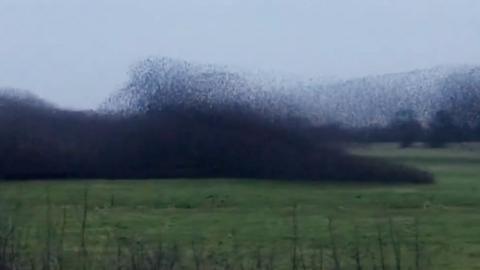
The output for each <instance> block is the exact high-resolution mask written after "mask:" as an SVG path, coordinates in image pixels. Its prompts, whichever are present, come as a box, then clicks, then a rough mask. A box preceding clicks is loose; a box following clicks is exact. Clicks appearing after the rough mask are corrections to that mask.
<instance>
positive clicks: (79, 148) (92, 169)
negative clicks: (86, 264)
mask: <svg viewBox="0 0 480 270" xmlns="http://www.w3.org/2000/svg"><path fill="white" fill-rule="evenodd" d="M1 104H2V105H1V106H0V116H1V117H0V125H1V126H2V129H1V130H0V151H1V152H0V155H1V156H2V159H0V178H2V179H40V178H109V179H117V178H131V179H135V178H175V177H189V178H204V177H236V178H237V177H238V178H257V179H261V178H263V179H288V180H333V181H334V180H337V181H377V182H422V183H426V182H431V181H433V178H432V176H431V175H429V174H427V173H423V172H420V171H417V170H415V169H410V168H405V167H401V166H400V167H399V166H396V165H391V164H388V163H386V162H383V161H379V160H375V159H367V158H363V157H356V156H351V155H350V154H348V153H347V152H345V151H343V150H342V149H341V148H340V146H339V144H338V142H339V141H338V140H339V138H341V130H340V129H338V128H336V127H334V126H323V127H313V126H311V125H310V124H309V123H308V122H306V121H303V120H301V119H298V118H295V117H282V118H272V117H270V116H268V117H266V116H265V115H263V114H262V113H259V112H258V111H255V110H253V109H251V108H248V107H243V106H236V105H235V104H229V103H225V104H223V105H220V104H218V105H216V106H213V107H212V106H206V107H199V106H194V107H191V106H186V105H178V104H173V105H168V104H167V105H165V104H164V106H162V107H159V108H156V107H151V108H149V109H148V110H145V111H143V112H142V113H135V114H127V115H124V114H101V113H95V112H72V111H66V110H60V109H57V108H55V107H50V106H34V105H32V104H34V103H32V102H30V101H25V100H20V101H18V100H13V99H8V98H3V99H2V103H1Z"/></svg>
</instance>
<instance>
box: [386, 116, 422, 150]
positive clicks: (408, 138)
mask: <svg viewBox="0 0 480 270" xmlns="http://www.w3.org/2000/svg"><path fill="white" fill-rule="evenodd" d="M389 128H390V129H391V130H392V133H393V134H395V136H396V138H395V139H396V141H398V142H400V147H401V148H407V147H410V146H411V145H412V144H413V143H414V142H416V141H421V140H422V134H423V130H422V125H421V124H420V122H419V121H418V120H417V117H416V115H415V112H414V111H412V110H401V111H398V112H397V113H396V114H395V117H394V118H393V119H392V121H391V123H390V127H389Z"/></svg>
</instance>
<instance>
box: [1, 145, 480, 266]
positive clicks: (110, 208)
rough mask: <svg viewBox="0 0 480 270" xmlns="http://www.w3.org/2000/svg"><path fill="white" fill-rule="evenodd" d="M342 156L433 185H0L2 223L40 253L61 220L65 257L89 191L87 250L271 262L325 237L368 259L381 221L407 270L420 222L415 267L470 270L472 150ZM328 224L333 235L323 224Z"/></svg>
mask: <svg viewBox="0 0 480 270" xmlns="http://www.w3.org/2000/svg"><path fill="white" fill-rule="evenodd" d="M352 151H353V152H354V153H356V154H359V155H371V156H379V157H384V158H387V159H391V160H393V161H395V162H401V163H406V164H409V165H413V166H416V167H419V168H423V169H426V170H429V171H431V172H432V173H433V174H434V175H435V177H436V183H435V184H432V185H388V186H382V185H379V184H375V185H371V184H368V185H367V184H364V185H361V184H349V183H345V184H338V183H337V184H334V183H305V182H303V183H300V182H299V183H292V182H273V181H253V180H252V181H245V180H229V179H221V180H160V181H154V180H150V181H100V180H99V181H70V182H68V181H41V182H35V181H33V182H3V183H0V207H2V208H0V210H1V211H2V213H1V216H0V218H2V219H3V221H4V223H5V222H6V221H8V223H9V224H16V226H17V227H18V230H19V231H22V237H23V239H28V240H24V242H25V245H26V246H27V247H26V248H28V249H30V250H34V251H32V252H35V250H36V251H39V250H42V249H43V248H44V247H45V242H46V240H45V239H46V234H52V235H58V234H59V232H58V231H59V229H58V228H60V227H62V226H63V225H62V223H63V220H64V219H63V218H62V217H63V215H64V214H65V217H66V218H65V226H64V228H65V246H66V250H67V253H68V254H70V255H75V254H76V252H78V250H79V245H80V244H79V243H80V241H81V240H80V239H81V235H80V231H81V227H82V221H83V220H84V219H83V218H82V215H83V210H84V208H83V207H82V205H83V204H84V195H85V190H87V191H88V197H87V204H88V215H87V220H86V234H85V235H86V242H85V243H86V246H87V248H88V249H89V254H94V253H95V252H97V251H98V252H100V250H102V249H108V248H104V247H105V246H107V245H108V243H112V242H118V241H124V242H131V241H134V240H135V241H139V242H142V243H157V242H162V243H176V244H178V245H179V246H190V245H191V243H192V241H194V242H196V243H202V245H205V247H207V248H211V249H216V250H218V251H222V252H223V251H224V252H229V250H231V249H232V248H234V247H235V246H236V245H238V246H240V249H241V250H242V252H244V253H248V252H255V250H260V252H267V250H272V249H274V250H275V251H276V254H278V255H279V256H280V258H279V260H280V265H281V264H282V263H283V262H284V261H287V260H288V256H290V255H289V253H288V252H289V251H290V245H291V242H292V237H295V239H297V238H298V240H299V241H300V242H301V243H302V247H303V248H304V249H305V250H306V251H305V252H308V249H309V248H311V247H313V246H331V245H332V235H335V240H334V241H337V242H338V243H337V244H338V247H339V250H340V251H339V256H340V257H342V258H348V260H351V254H352V250H354V247H353V245H352V242H353V241H357V242H360V243H361V244H360V245H361V246H362V250H363V251H362V252H364V253H362V257H363V259H364V261H367V260H369V258H370V257H369V256H370V255H368V254H370V253H369V250H375V249H376V247H375V244H373V243H375V237H376V232H377V228H380V230H384V231H385V232H387V231H388V230H389V229H392V228H391V227H389V225H388V224H389V221H390V220H391V221H392V223H393V224H394V225H393V226H394V227H395V230H396V231H397V236H398V241H400V242H401V245H402V259H403V260H405V263H404V266H403V268H402V269H414V268H413V267H412V266H411V265H412V264H413V259H412V258H413V254H414V252H413V251H412V250H413V249H414V245H415V241H413V235H414V233H413V229H412V228H413V227H414V224H415V221H416V220H418V224H419V225H418V231H419V232H420V233H419V238H420V240H419V242H421V244H422V251H421V256H422V260H423V261H422V265H423V264H424V265H429V266H430V267H429V268H430V269H458V270H460V269H461V270H463V269H480V192H479V191H480V147H479V146H478V145H474V144H468V145H455V146H451V147H449V148H448V149H443V150H430V149H422V148H411V149H406V150H400V149H398V148H396V147H395V146H394V145H389V144H375V145H369V146H363V147H357V148H354V149H352ZM47 202H49V203H47ZM47 205H49V206H48V207H47ZM295 205H296V206H297V207H294V206H295ZM294 208H295V209H296V210H294ZM294 216H296V217H297V218H296V220H297V223H298V224H297V225H298V231H297V232H298V236H292V234H295V235H297V234H296V233H292V232H293V231H294V229H293V228H294V223H295V222H294V221H293V220H294V219H295V218H294ZM47 217H50V218H47ZM329 220H331V221H332V224H333V225H332V226H333V228H334V232H333V233H332V232H331V231H330V232H329V230H328V229H327V227H328V223H329ZM47 224H50V225H48V226H47ZM51 227H54V228H55V230H53V229H49V228H51ZM386 235H387V234H386ZM355 239H356V240H355ZM385 248H386V249H387V250H388V253H389V255H387V256H390V258H389V259H391V256H393V255H391V254H390V253H392V252H391V251H390V249H391V248H392V247H391V246H390V245H388V244H387V245H386V247H385ZM326 256H329V257H331V254H327V255H326ZM72 257H74V256H72ZM330 259H331V258H330ZM365 264H368V263H367V262H365ZM279 268H281V267H280V266H279ZM425 268H426V266H425ZM299 269H300V268H299ZM390 269H393V268H390Z"/></svg>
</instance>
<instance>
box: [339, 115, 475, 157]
mask: <svg viewBox="0 0 480 270" xmlns="http://www.w3.org/2000/svg"><path fill="white" fill-rule="evenodd" d="M345 131H346V132H347V133H348V134H349V138H350V140H353V141H357V142H398V143H399V144H400V147H402V148H405V147H409V146H411V145H412V144H413V143H416V142H422V143H424V144H425V145H427V146H429V147H432V148H439V147H445V146H446V144H448V143H456V142H469V141H480V121H478V123H477V124H473V125H472V124H468V123H466V122H465V121H458V120H455V113H454V112H452V111H447V110H440V111H437V112H436V113H434V114H433V116H432V117H431V118H430V120H429V121H428V122H426V123H421V122H420V120H418V118H417V117H416V115H415V113H414V112H413V111H411V110H402V111H399V112H397V113H396V114H395V116H394V117H393V118H392V120H391V122H390V123H389V124H388V125H387V126H370V127H362V128H351V129H346V130H345Z"/></svg>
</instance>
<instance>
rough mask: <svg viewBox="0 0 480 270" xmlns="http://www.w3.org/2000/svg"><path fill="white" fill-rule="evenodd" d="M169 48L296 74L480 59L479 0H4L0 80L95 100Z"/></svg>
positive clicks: (86, 102)
mask: <svg viewBox="0 0 480 270" xmlns="http://www.w3.org/2000/svg"><path fill="white" fill-rule="evenodd" d="M148 56H168V57H173V58H181V59H185V60H191V61H195V62H200V63H216V64H221V65H231V66H234V67H236V68H245V69H247V70H250V69H260V70H267V71H269V70H277V71H280V72H286V73H293V74H298V75H301V76H313V77H323V76H326V77H332V76H333V77H357V76H362V75H367V74H379V73H390V72H400V71H407V70H410V69H417V68H426V67H432V66H437V65H450V64H479V63H480V1H478V0H430V1H428V0H398V1H396V0H395V1H394V0H350V1H346V0H328V1H327V0H304V1H301V0H270V1H267V0H264V1H262V0H190V1H186V0H185V1H183V0H171V1H166V0H165V1H164V0H131V1H127V0H90V1H87V0H0V87H2V86H10V87H16V88H22V89H28V90H31V91H32V92H34V93H36V94H37V95H39V96H41V97H43V98H45V99H48V100H50V101H53V102H54V103H57V104H59V105H62V106H68V107H74V108H93V107H95V106H97V105H98V104H99V103H100V102H101V101H102V99H103V98H105V97H106V96H107V95H108V94H110V93H111V92H113V91H115V90H116V89H118V88H119V87H121V86H122V85H123V84H124V83H125V81H126V80H127V72H128V69H129V67H130V66H131V65H132V64H134V63H135V62H136V61H138V60H141V59H143V58H145V57H148Z"/></svg>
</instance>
